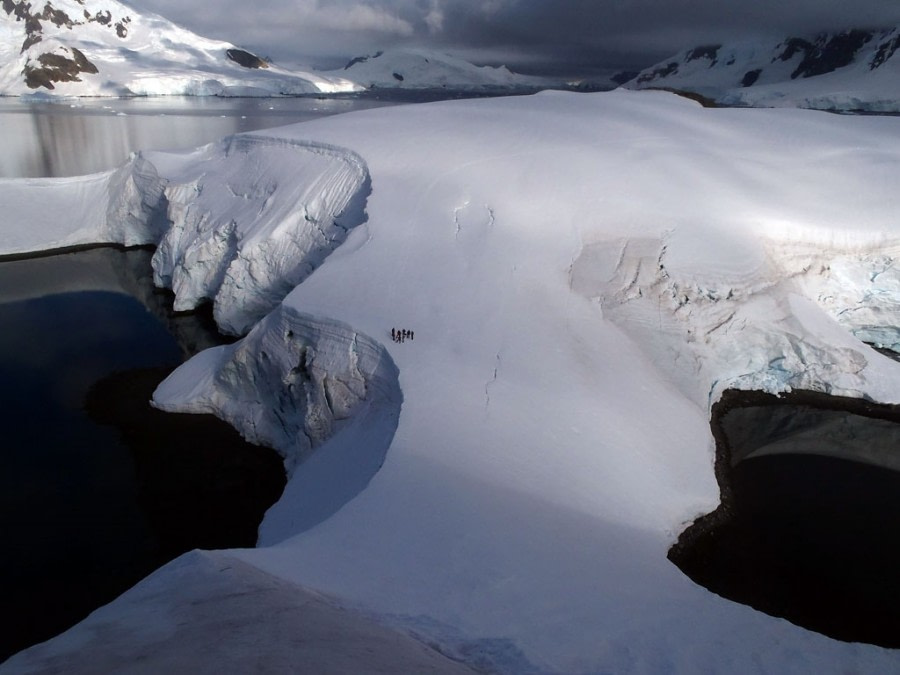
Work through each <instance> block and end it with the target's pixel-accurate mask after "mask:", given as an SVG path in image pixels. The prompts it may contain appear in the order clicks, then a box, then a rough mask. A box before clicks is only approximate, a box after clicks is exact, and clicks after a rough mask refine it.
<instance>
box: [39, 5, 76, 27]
mask: <svg viewBox="0 0 900 675" xmlns="http://www.w3.org/2000/svg"><path fill="white" fill-rule="evenodd" d="M38 16H39V17H40V18H41V19H43V20H44V21H50V22H51V23H53V24H54V25H56V26H65V27H66V28H71V27H72V26H74V25H75V23H74V22H73V21H72V19H70V18H69V15H68V14H66V13H65V12H64V11H62V10H61V9H54V7H53V5H51V4H50V3H49V2H48V3H47V4H46V5H44V11H43V12H41V13H40V14H39V15H38Z"/></svg>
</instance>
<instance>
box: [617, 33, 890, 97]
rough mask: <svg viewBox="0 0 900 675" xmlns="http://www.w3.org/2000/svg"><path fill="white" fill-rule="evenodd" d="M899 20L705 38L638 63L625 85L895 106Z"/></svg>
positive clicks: (708, 93)
mask: <svg viewBox="0 0 900 675" xmlns="http://www.w3.org/2000/svg"><path fill="white" fill-rule="evenodd" d="M898 47H900V28H890V29H884V30H877V31H871V30H848V31H844V32H841V33H823V34H820V35H817V36H813V37H792V38H788V39H785V40H781V41H775V40H773V41H770V42H766V41H761V40H757V41H749V42H736V43H732V44H724V45H706V46H702V47H695V48H693V49H689V50H686V51H684V52H682V53H680V54H676V55H675V56H673V57H672V58H671V59H667V60H665V61H663V62H661V63H659V64H657V65H655V66H651V67H650V68H647V69H645V70H644V71H642V72H641V73H640V74H638V76H637V77H636V78H635V79H633V80H631V81H630V82H629V83H627V84H626V86H627V87H629V88H637V89H641V88H648V87H652V88H669V89H677V90H684V91H691V92H695V93H698V94H701V95H703V96H706V97H709V98H711V99H713V100H715V101H717V102H719V103H721V104H723V105H740V106H755V107H798V108H817V109H823V110H868V111H890V112H897V111H900V57H898V56H896V51H897V48H898Z"/></svg>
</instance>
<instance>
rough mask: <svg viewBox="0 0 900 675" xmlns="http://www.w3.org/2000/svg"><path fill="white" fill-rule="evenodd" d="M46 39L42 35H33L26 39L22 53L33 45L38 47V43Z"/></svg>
mask: <svg viewBox="0 0 900 675" xmlns="http://www.w3.org/2000/svg"><path fill="white" fill-rule="evenodd" d="M43 39H44V38H43V37H42V36H41V34H40V33H32V34H31V35H29V36H28V37H27V38H25V42H23V43H22V51H23V52H24V51H25V50H26V49H28V48H29V47H31V46H32V45H36V44H37V43H38V42H40V41H41V40H43Z"/></svg>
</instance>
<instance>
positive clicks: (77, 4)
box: [0, 0, 358, 96]
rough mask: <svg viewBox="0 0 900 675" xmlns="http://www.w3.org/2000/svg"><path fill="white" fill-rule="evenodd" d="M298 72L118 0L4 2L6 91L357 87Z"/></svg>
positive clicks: (0, 78) (1, 90)
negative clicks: (41, 2)
mask: <svg viewBox="0 0 900 675" xmlns="http://www.w3.org/2000/svg"><path fill="white" fill-rule="evenodd" d="M355 89H358V87H356V86H355V85H354V84H353V83H351V82H350V81H348V80H347V79H345V78H342V77H339V76H337V77H328V76H323V75H317V74H313V73H309V72H292V71H288V70H284V69H282V68H278V67H277V66H273V65H271V64H269V63H267V62H266V61H264V60H263V59H260V58H259V57H257V56H255V55H254V54H251V53H249V52H247V51H245V50H242V49H238V48H237V47H235V46H234V45H232V44H229V43H227V42H221V41H218V40H210V39H207V38H204V37H201V36H199V35H197V34H195V33H192V32H190V31H188V30H185V29H184V28H180V27H179V26H176V25H175V24H173V23H172V22H170V21H168V20H166V19H164V18H162V17H160V16H157V15H153V14H146V13H141V12H137V11H135V10H134V9H133V8H131V7H128V6H127V5H125V4H123V3H121V2H117V0H47V1H46V2H45V3H44V4H43V6H42V7H38V6H37V5H35V4H32V3H31V2H29V0H3V2H2V4H0V95H5V96H19V95H23V94H30V93H35V92H45V93H52V94H54V95H62V96H134V95H137V96H144V95H148V96H154V95H241V96H247V95H256V96H260V95H261V96H268V95H279V94H308V93H320V92H321V93H332V92H343V91H354V90H355Z"/></svg>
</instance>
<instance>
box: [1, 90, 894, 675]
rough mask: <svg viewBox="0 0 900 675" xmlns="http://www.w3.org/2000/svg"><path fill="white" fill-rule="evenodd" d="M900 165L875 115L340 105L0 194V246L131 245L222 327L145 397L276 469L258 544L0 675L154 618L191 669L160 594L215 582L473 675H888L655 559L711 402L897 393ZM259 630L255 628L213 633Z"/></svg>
mask: <svg viewBox="0 0 900 675" xmlns="http://www.w3.org/2000/svg"><path fill="white" fill-rule="evenodd" d="M898 165H900V121H898V120H896V119H893V118H885V117H877V118H876V117H849V116H835V115H828V114H824V113H819V112H815V111H803V110H783V109H773V110H752V109H707V108H703V107H701V106H700V105H698V104H696V103H694V102H692V101H689V100H686V99H684V98H682V97H678V96H674V95H672V94H668V93H664V92H646V91H628V90H618V91H615V92H610V93H602V94H566V93H561V92H545V93H542V94H538V95H535V96H529V97H519V98H509V99H490V100H478V101H455V102H444V103H436V104H426V105H416V106H405V107H396V108H390V109H378V110H370V111H365V112H362V113H353V114H348V115H340V116H335V117H331V118H328V119H322V120H316V121H313V122H308V123H302V124H298V125H294V126H290V127H283V128H280V129H274V130H270V131H267V132H265V133H264V134H259V133H257V134H254V135H251V136H247V137H241V136H237V137H234V138H231V139H225V140H223V141H221V142H219V143H216V144H212V145H210V146H206V147H204V148H200V149H198V150H196V151H194V152H185V153H158V152H149V151H148V152H143V153H140V154H138V155H135V156H134V157H133V158H132V160H131V161H130V162H129V163H128V164H127V165H126V166H124V167H121V168H119V169H117V170H116V171H112V172H106V173H103V174H95V175H92V176H85V177H80V178H74V179H52V180H51V179H46V180H33V179H29V180H10V181H0V204H2V206H3V211H4V213H5V214H6V217H5V219H4V223H5V227H4V238H3V243H2V249H0V252H2V253H23V252H26V251H39V250H45V249H50V248H60V247H66V246H75V245H83V244H89V243H97V242H119V243H153V244H155V245H157V246H158V248H157V253H156V255H155V258H154V267H155V270H156V281H157V283H161V284H171V285H172V286H173V288H174V290H175V292H176V297H179V298H180V300H179V302H182V303H184V304H183V305H182V306H184V307H191V306H194V305H196V303H197V302H201V301H205V300H208V301H211V302H213V304H214V307H215V308H216V309H215V311H216V319H217V321H219V323H220V325H221V326H222V327H223V329H225V330H227V331H230V332H233V333H236V334H241V335H245V336H244V337H243V338H242V339H241V340H240V341H238V342H237V343H235V344H234V345H231V346H228V347H219V348H213V349H210V350H207V351H205V352H202V353H200V354H199V355H197V356H196V357H194V358H193V359H192V360H190V361H189V362H188V363H186V364H184V365H183V366H181V367H180V368H179V369H178V370H176V371H175V372H174V373H173V374H172V375H171V376H170V378H169V379H167V380H166V381H164V382H163V383H162V384H161V385H160V387H159V388H158V389H157V391H156V393H155V394H154V403H155V405H157V406H159V407H162V408H164V409H167V410H183V411H199V410H203V411H208V412H214V413H215V414H217V415H219V416H221V417H223V418H224V419H227V420H228V421H229V422H231V423H232V424H233V425H234V426H235V427H236V428H237V429H239V430H240V431H241V433H242V434H244V435H245V436H247V437H248V438H251V439H254V440H256V441H258V442H263V443H266V444H270V445H272V446H273V447H275V448H276V449H278V450H279V451H280V452H281V453H282V455H283V456H284V457H285V459H286V463H287V466H288V467H289V470H290V478H289V482H288V486H287V488H286V490H285V493H284V495H283V497H282V499H281V500H280V501H279V503H278V504H276V506H275V507H273V509H272V510H270V512H269V513H268V514H267V516H266V519H265V520H264V522H263V525H262V526H261V529H260V540H259V547H258V548H257V549H253V550H241V551H229V552H226V553H223V554H189V555H188V556H185V557H183V558H181V559H179V560H178V561H175V562H174V563H172V564H171V565H169V566H167V567H165V568H162V569H161V570H159V571H158V572H157V573H155V574H154V575H153V576H152V577H151V578H150V579H148V580H146V581H145V582H142V584H139V585H138V586H137V587H136V588H135V589H133V590H132V591H129V593H127V594H126V595H125V596H123V597H122V598H120V599H119V600H116V601H114V602H113V603H111V604H110V605H108V606H106V607H104V608H101V609H100V610H98V611H97V612H95V613H94V614H93V615H92V616H91V617H89V618H88V619H87V620H86V621H85V622H83V623H82V624H80V625H79V626H76V627H74V628H73V629H71V630H70V631H68V632H67V633H65V634H63V635H62V636H60V637H59V638H56V639H55V640H51V641H50V642H48V643H45V644H43V645H38V646H35V647H33V648H31V649H29V650H26V651H24V652H22V653H20V654H18V655H16V656H15V657H13V658H12V659H10V660H9V661H8V662H7V663H6V664H3V666H0V671H9V672H21V671H27V670H29V669H34V670H39V669H41V668H45V667H48V666H49V665H50V664H52V663H58V662H60V659H63V658H66V655H67V654H73V653H76V652H78V650H80V649H82V648H83V647H84V645H86V644H91V645H93V646H92V649H97V650H98V651H97V652H96V654H97V658H108V657H109V658H111V656H112V655H114V654H121V653H123V650H124V652H125V653H132V654H145V655H147V657H148V658H151V659H161V658H162V656H161V654H160V649H159V648H157V647H155V646H154V645H158V644H161V643H160V630H162V629H165V630H166V631H168V632H167V633H166V635H169V636H171V635H172V634H173V632H172V629H171V624H172V623H173V622H174V623H176V624H177V622H178V621H179V620H185V619H186V618H187V617H190V618H191V621H192V623H191V630H192V631H195V632H194V633H193V634H194V635H196V636H197V638H196V639H198V640H201V641H202V640H207V639H208V640H210V644H212V643H214V641H215V640H218V639H220V635H221V633H222V628H221V626H220V625H219V624H218V623H217V622H216V621H214V620H213V617H210V616H209V615H204V616H198V615H196V614H192V613H190V611H191V610H190V609H189V607H190V602H188V601H187V598H192V597H194V596H192V595H191V593H192V591H189V590H188V589H187V587H186V586H185V583H184V578H185V575H186V574H188V573H191V574H192V573H193V572H190V570H197V572H196V573H197V574H199V575H201V576H204V578H210V579H213V578H215V574H214V573H213V572H214V570H215V569H216V567H213V568H210V564H211V563H210V561H213V562H214V563H215V564H216V565H221V566H222V567H223V568H224V567H226V566H229V565H230V564H231V563H230V562H228V560H229V559H231V560H234V561H239V562H240V570H243V572H242V574H248V575H250V576H251V577H254V578H255V577H256V575H263V577H261V578H265V579H274V580H277V581H276V583H277V584H284V585H285V587H286V588H306V589H314V591H315V592H316V593H319V594H324V595H325V596H328V597H329V598H332V599H333V602H335V603H337V604H338V605H339V606H340V607H343V608H344V609H345V611H347V620H348V621H350V620H351V617H355V616H358V614H357V613H362V614H363V615H364V616H366V617H368V618H369V619H371V620H372V621H374V622H375V623H378V624H381V625H383V626H388V627H391V628H393V629H396V630H399V631H401V632H405V633H407V634H412V635H414V636H415V637H417V638H418V639H420V640H422V641H424V642H426V643H427V644H431V645H437V646H438V647H439V648H440V651H441V652H442V653H443V654H445V655H447V656H450V657H451V658H453V659H455V660H457V661H460V662H462V663H465V664H468V665H470V666H473V667H477V668H481V669H492V670H496V671H499V672H528V671H532V672H602V671H612V672H672V671H675V672H697V671H704V670H706V671H715V672H724V671H730V672H733V671H735V670H738V671H741V672H810V671H813V670H814V671H816V672H835V673H838V672H845V671H848V670H857V671H869V672H887V671H889V670H891V669H893V668H894V666H895V663H896V655H895V654H894V653H893V652H891V651H889V650H885V649H881V648H878V647H873V646H869V645H862V644H849V643H841V642H837V641H834V640H830V639H828V638H826V637H824V636H821V635H818V634H815V633H812V632H810V631H807V630H804V629H802V628H799V627H797V626H794V625H792V624H790V623H788V622H787V621H784V620H781V619H776V618H772V617H769V616H766V615H763V614H761V613H758V612H755V611H753V610H752V609H750V608H748V607H745V606H741V605H737V604H734V603H731V602H728V601H726V600H724V599H722V598H719V597H718V596H715V595H713V594H711V593H709V592H708V591H706V590H705V589H703V588H700V587H698V586H696V585H694V584H693V583H692V582H690V581H689V580H688V579H687V578H686V577H684V576H683V575H682V574H681V573H680V571H679V570H678V569H677V568H675V567H674V566H673V565H671V564H670V563H669V562H668V561H667V560H666V552H667V550H668V548H669V547H670V546H671V544H672V543H673V542H674V541H675V539H676V538H677V536H678V534H679V533H680V532H681V531H682V530H683V529H684V528H685V526H686V525H687V524H688V523H690V522H691V521H692V520H693V519H694V518H695V517H696V516H698V515H699V514H702V513H706V512H709V511H711V510H712V509H713V508H715V506H716V505H717V504H718V502H719V492H718V490H719V488H718V485H717V483H716V480H715V476H714V471H713V462H714V454H715V451H714V442H713V439H712V436H711V432H710V427H709V414H710V407H711V405H712V404H713V403H714V402H715V401H716V400H717V397H718V396H719V394H720V393H721V392H722V391H723V390H724V389H726V388H745V389H751V388H752V389H761V390H764V391H768V392H771V393H779V392H784V391H788V390H790V389H792V388H801V387H802V388H806V389H813V390H817V391H822V392H828V393H836V394H842V395H849V396H854V397H857V398H864V399H871V400H875V401H880V402H886V403H900V364H898V363H897V362H894V361H892V360H891V359H888V358H887V357H885V356H883V355H882V354H879V353H878V352H877V351H875V350H874V349H873V348H871V347H870V346H869V345H867V344H865V343H864V342H863V341H861V339H860V338H863V339H866V340H867V341H873V342H879V343H880V344H885V345H892V344H895V343H896V342H897V335H896V326H897V325H900V317H898V314H897V310H898V307H897V301H896V288H897V285H898V283H900V277H898V273H900V271H898V269H897V262H896V261H897V259H898V257H897V256H898V248H900V226H898V223H897V220H896V215H895V214H896V213H897V211H898V207H900V195H898V193H897V191H896V189H895V186H894V184H893V182H894V181H893V176H894V175H896V171H895V169H896V168H897V167H898ZM229 279H231V281H229ZM223 289H229V290H223ZM393 327H402V328H411V329H413V330H415V335H416V337H415V340H414V341H406V342H404V343H402V344H398V343H393V342H391V341H389V340H388V338H389V336H390V331H391V328H393ZM873 338H877V339H873ZM379 467H380V468H379ZM336 495H337V496H336ZM229 583H230V582H223V583H222V584H216V583H208V582H206V581H204V582H203V583H202V584H200V589H201V590H199V591H197V593H199V594H200V595H201V596H202V598H203V599H204V600H209V601H210V602H214V601H216V599H217V598H220V597H224V596H226V595H227V594H228V592H229V591H228V589H229V588H235V589H239V588H242V586H241V585H240V584H241V583H243V582H238V581H236V582H235V585H234V586H230V585H229ZM207 588H208V591H207V590H204V589H207ZM235 592H238V591H235ZM141 608H144V609H145V610H146V611H147V612H148V615H152V616H153V617H155V618H154V620H152V621H146V622H143V621H142V619H141ZM223 611H229V610H223ZM235 616H242V614H240V613H239V612H236V614H235ZM126 618H127V621H128V631H126V632H118V633H117V632H115V631H113V633H111V634H110V635H111V637H110V638H109V639H107V640H105V641H104V642H103V643H102V644H98V641H97V640H95V639H94V636H96V635H101V634H103V635H107V634H109V633H108V631H109V630H110V629H109V627H110V626H111V625H114V623H115V622H116V621H117V620H119V619H121V620H123V621H125V620H126ZM275 630H280V628H279V619H278V616H277V615H275V614H274V613H273V614H267V615H265V616H263V617H259V618H257V619H254V621H252V622H246V621H238V620H236V621H235V622H234V624H230V625H228V627H227V630H226V632H227V633H228V634H229V635H232V636H234V637H233V639H234V640H240V641H242V642H241V643H242V644H250V643H251V642H252V641H253V640H254V639H257V638H255V636H262V635H266V634H269V633H270V632H271V631H275ZM176 634H177V631H176ZM165 644H166V645H172V643H171V642H166V643H165ZM166 649H167V650H168V647H167V648H166ZM172 649H173V650H175V651H166V654H165V657H166V658H167V659H174V660H170V661H169V662H171V663H177V662H178V660H177V659H178V658H179V655H180V656H181V657H182V658H184V659H187V658H189V654H188V650H189V649H194V648H189V647H187V646H185V645H180V646H174V647H172ZM178 650H181V651H178ZM278 654H280V652H279V653H278ZM278 654H276V653H274V652H273V653H272V655H271V659H272V660H269V661H265V659H266V658H268V656H267V655H263V656H261V657H260V658H262V659H263V661H264V662H265V663H269V664H272V663H277V661H276V659H277V658H280V656H279V655H278ZM191 658H193V657H191ZM207 659H208V660H207V661H205V662H204V663H203V664H202V666H203V667H204V668H206V669H207V670H208V671H210V672H211V671H212V670H215V669H217V668H219V667H221V665H222V663H221V662H220V661H219V660H217V657H216V656H215V654H210V655H209V656H208V657H207ZM155 662H156V663H161V661H155ZM185 662H186V661H185ZM191 662H192V663H194V662H195V661H194V660H192V661H191Z"/></svg>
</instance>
